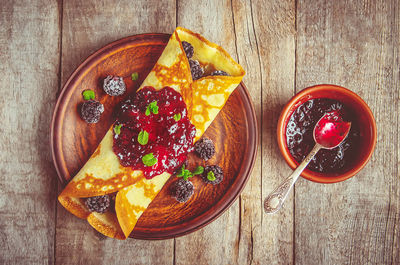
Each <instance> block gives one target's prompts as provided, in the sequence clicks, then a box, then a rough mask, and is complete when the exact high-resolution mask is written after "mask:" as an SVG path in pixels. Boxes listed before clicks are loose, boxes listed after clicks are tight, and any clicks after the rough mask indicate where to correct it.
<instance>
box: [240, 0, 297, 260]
mask: <svg viewBox="0 0 400 265" xmlns="http://www.w3.org/2000/svg"><path fill="white" fill-rule="evenodd" d="M234 3H235V4H234V7H238V8H237V13H236V12H235V24H236V33H237V43H238V44H237V45H238V50H239V60H240V62H241V63H242V64H247V71H248V76H247V77H246V78H247V79H245V82H246V84H247V85H248V87H249V89H250V90H251V91H252V92H251V94H252V96H253V100H254V102H256V106H257V107H258V112H259V114H260V119H259V120H260V124H259V125H260V132H261V139H262V141H261V145H260V147H261V152H260V155H261V157H262V164H261V167H260V166H258V167H256V168H255V170H254V173H253V176H252V178H251V180H250V182H249V184H248V185H247V187H246V189H245V191H244V192H243V194H242V196H241V203H242V204H241V209H242V211H241V213H242V214H241V226H242V233H241V236H242V240H241V246H240V247H241V248H240V249H241V251H242V253H243V255H244V256H247V257H251V259H250V260H249V259H247V262H246V263H247V264H249V263H253V264H291V263H292V261H293V199H292V198H293V197H292V196H291V197H290V198H289V199H288V200H287V201H286V205H285V208H284V209H282V210H281V211H280V212H279V213H278V214H276V215H266V214H264V212H263V200H264V198H265V197H266V196H267V195H268V194H269V193H270V192H271V191H272V190H273V189H274V188H275V187H276V186H277V185H279V183H280V182H281V181H282V180H283V179H284V178H285V177H286V176H288V175H289V173H290V169H289V168H288V167H287V166H286V165H285V162H284V161H283V159H282V156H281V155H280V153H279V150H278V147H277V144H276V125H277V121H278V117H279V114H280V112H281V110H282V107H283V105H284V104H285V102H286V100H287V99H288V98H290V97H291V96H292V95H293V91H294V72H295V3H294V1H290V0H289V1H261V0H260V1H250V2H248V1H235V2H234ZM241 17H243V18H244V19H240V18H241ZM258 99H262V102H259V101H258ZM246 247H247V248H248V250H247V251H246ZM246 252H247V255H245V254H246ZM242 258H244V257H242ZM241 261H242V262H241V263H240V264H243V262H245V261H246V260H241Z"/></svg>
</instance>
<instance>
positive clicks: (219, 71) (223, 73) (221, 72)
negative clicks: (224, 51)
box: [211, 70, 228, 76]
mask: <svg viewBox="0 0 400 265" xmlns="http://www.w3.org/2000/svg"><path fill="white" fill-rule="evenodd" d="M211 75H225V76H228V73H227V72H225V71H221V70H216V71H214V72H212V73H211Z"/></svg>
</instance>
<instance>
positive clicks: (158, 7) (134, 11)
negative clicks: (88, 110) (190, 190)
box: [56, 0, 176, 264]
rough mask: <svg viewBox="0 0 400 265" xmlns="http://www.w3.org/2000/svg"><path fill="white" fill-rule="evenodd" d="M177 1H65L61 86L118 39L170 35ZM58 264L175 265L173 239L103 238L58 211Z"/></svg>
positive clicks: (81, 221)
mask: <svg viewBox="0 0 400 265" xmlns="http://www.w3.org/2000/svg"><path fill="white" fill-rule="evenodd" d="M175 24H176V23H175V1H172V0H171V1H163V2H161V1H146V0H143V1H134V2H132V1H128V0H126V1H118V2H115V1H97V0H96V1H95V0H92V1H83V2H82V1H70V0H69V1H64V6H63V28H62V66H61V67H62V84H64V83H65V81H66V79H67V78H68V77H69V75H70V74H71V73H72V72H73V70H74V69H75V68H76V67H77V66H78V65H79V64H80V63H81V62H82V61H83V60H84V59H85V58H86V57H87V56H89V55H90V54H91V53H93V52H94V51H96V50H97V49H99V48H101V47H103V46H104V45H106V44H107V43H109V42H111V41H114V40H117V39H119V38H122V37H125V36H129V35H134V34H139V33H148V32H166V33H171V32H173V30H174V28H175ZM56 241H57V244H56V263H57V264H171V263H172V262H173V240H165V241H140V240H134V239H128V240H126V241H118V240H114V239H110V238H104V237H102V236H101V235H100V234H99V233H97V232H96V231H94V230H93V229H92V228H91V227H90V226H89V225H88V224H87V222H86V221H84V220H80V219H78V218H76V217H75V216H73V215H71V214H70V213H68V212H67V211H66V210H65V209H64V208H63V207H62V206H60V205H58V208H57V228H56Z"/></svg>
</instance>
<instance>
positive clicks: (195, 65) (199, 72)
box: [189, 60, 204, 80]
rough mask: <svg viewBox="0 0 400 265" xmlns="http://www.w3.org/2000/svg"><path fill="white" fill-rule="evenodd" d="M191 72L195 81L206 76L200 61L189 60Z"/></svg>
mask: <svg viewBox="0 0 400 265" xmlns="http://www.w3.org/2000/svg"><path fill="white" fill-rule="evenodd" d="M189 66H190V72H191V73H192V78H193V80H197V79H199V78H201V77H202V76H203V74H204V70H203V68H202V67H201V65H200V63H199V61H197V60H189Z"/></svg>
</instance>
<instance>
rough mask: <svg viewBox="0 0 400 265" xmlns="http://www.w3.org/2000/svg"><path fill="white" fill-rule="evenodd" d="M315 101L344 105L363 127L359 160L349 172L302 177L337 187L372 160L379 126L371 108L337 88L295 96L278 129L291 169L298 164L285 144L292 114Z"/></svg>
mask: <svg viewBox="0 0 400 265" xmlns="http://www.w3.org/2000/svg"><path fill="white" fill-rule="evenodd" d="M315 98H330V99H335V100H338V101H340V102H342V103H343V104H344V105H346V107H347V108H348V109H350V111H351V112H352V113H353V115H354V117H355V119H356V120H357V122H358V124H359V127H360V138H361V139H360V144H359V145H358V150H357V157H354V159H353V160H352V161H351V163H349V166H347V167H346V168H344V169H342V170H340V171H338V172H335V173H319V172H314V171H311V170H309V169H305V170H304V171H303V173H302V174H301V176H302V177H304V178H306V179H308V180H311V181H315V182H320V183H335V182H339V181H343V180H346V179H348V178H350V177H352V176H354V175H356V174H357V173H358V172H359V171H360V170H361V169H362V168H363V167H364V166H365V165H366V164H367V163H368V161H369V160H370V158H371V156H372V153H373V151H374V148H375V144H376V123H375V119H374V116H373V114H372V112H371V110H370V108H369V107H368V105H367V104H366V103H365V102H364V101H363V100H362V99H361V98H360V97H359V96H358V95H357V94H356V93H354V92H352V91H350V90H348V89H346V88H344V87H340V86H336V85H316V86H312V87H308V88H306V89H304V90H302V91H300V92H299V93H298V94H296V95H295V96H294V97H293V98H292V99H291V100H290V101H289V102H288V103H287V104H286V106H285V107H284V109H283V111H282V113H281V115H280V117H279V120H278V128H277V137H278V145H279V149H280V151H281V153H282V155H283V157H284V159H285V160H286V162H287V163H288V164H289V166H290V167H291V168H293V169H294V168H296V167H297V165H298V164H299V163H298V162H297V161H296V160H295V159H294V158H293V156H292V155H291V154H290V152H289V149H288V147H287V143H286V126H287V123H288V121H289V118H290V116H291V115H292V113H293V112H294V111H295V110H296V108H298V107H299V106H300V105H301V104H303V103H304V102H306V101H308V100H310V99H315Z"/></svg>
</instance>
